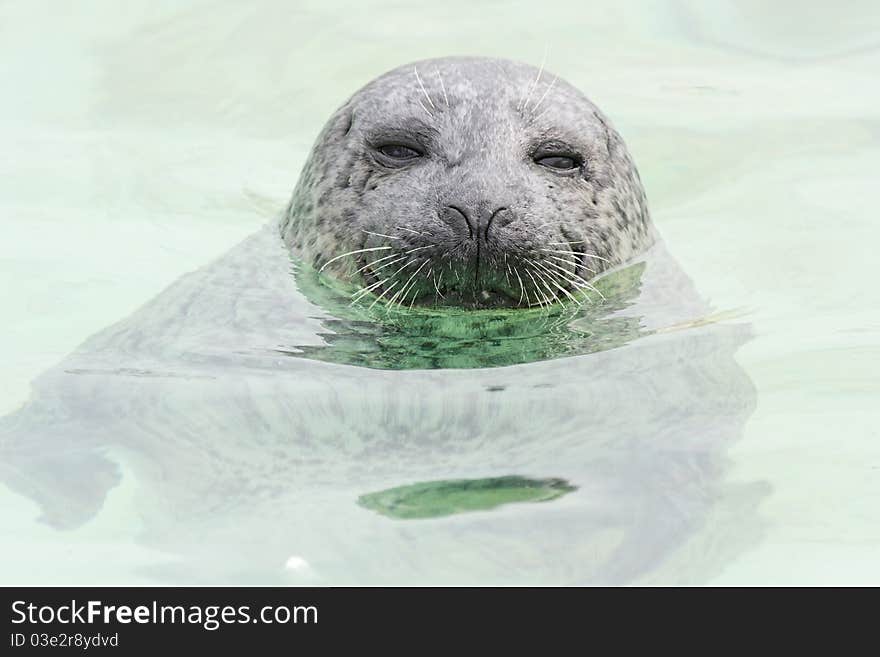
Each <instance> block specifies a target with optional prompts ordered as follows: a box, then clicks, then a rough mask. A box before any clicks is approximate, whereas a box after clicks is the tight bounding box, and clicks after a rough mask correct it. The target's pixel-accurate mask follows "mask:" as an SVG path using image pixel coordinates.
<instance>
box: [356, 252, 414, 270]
mask: <svg viewBox="0 0 880 657" xmlns="http://www.w3.org/2000/svg"><path fill="white" fill-rule="evenodd" d="M399 255H400V254H399V253H392V254H391V255H387V256H384V257H382V258H376V259H375V260H373V262H368V263H367V264H365V265H364V266H363V267H361V268H360V269H358V270H356V271H355V272H354V273H355V274H360V273H361V272H362V271H364V270H365V269H370V271H379V270H380V269H382V268H384V267H387V266H388V265H393V264H394V263H395V262H400V261H401V260H403V259H404V258H406V256H405V255H404V256H400V257H399V258H397V260H393V261H391V262H386V263H385V264H384V265H382V266H381V267H376V268H375V269H371V268H372V266H373V265H375V264H376V263H377V262H382V261H383V260H388V258H394V257H396V256H399Z"/></svg>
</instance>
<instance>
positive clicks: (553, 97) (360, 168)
mask: <svg viewBox="0 0 880 657" xmlns="http://www.w3.org/2000/svg"><path fill="white" fill-rule="evenodd" d="M281 233H282V237H283V239H284V242H285V244H287V246H288V247H290V248H291V249H292V251H293V252H294V254H295V255H297V256H299V257H300V258H302V259H304V260H305V261H306V262H307V263H309V264H311V265H312V266H314V267H315V268H317V269H321V270H323V271H324V272H325V273H330V274H332V275H334V276H336V277H338V278H340V279H342V280H345V281H349V282H352V283H355V284H357V285H359V286H361V292H359V293H358V295H357V297H356V298H364V299H370V298H373V297H375V298H376V299H382V300H384V301H385V302H386V303H388V304H389V305H392V306H393V305H395V304H397V305H403V304H407V305H412V304H438V303H439V304H447V305H449V304H451V305H461V306H517V305H519V306H537V305H541V306H543V305H549V304H551V303H554V302H556V301H565V300H566V299H573V300H577V297H578V295H582V294H585V295H586V296H590V294H592V293H593V289H592V288H593V285H592V284H591V283H590V281H591V280H592V279H594V278H595V277H596V276H598V275H599V274H601V273H602V272H603V271H605V270H607V269H609V268H612V267H615V266H617V265H619V264H622V263H624V262H626V261H628V260H630V259H631V258H633V257H634V256H636V255H638V254H640V253H642V252H643V251H644V250H645V249H646V248H647V247H648V246H650V245H651V243H652V242H653V239H654V238H653V231H652V229H651V226H650V218H649V214H648V208H647V203H646V200H645V193H644V190H643V188H642V184H641V181H640V179H639V175H638V172H637V171H636V167H635V165H634V164H633V161H632V158H631V157H630V155H629V153H628V152H627V149H626V146H625V144H624V142H623V140H622V139H621V137H620V135H619V134H618V133H617V131H616V130H615V129H614V128H613V127H612V126H611V124H610V122H609V121H608V119H607V118H606V117H605V116H604V115H603V114H602V112H600V111H599V109H598V108H597V107H596V106H595V105H594V104H593V103H592V102H590V101H589V100H588V99H587V98H586V97H585V96H584V95H583V94H582V93H581V92H580V91H578V90H577V89H576V88H574V87H573V86H571V85H570V84H568V83H566V82H565V81H563V80H561V79H560V78H558V77H556V76H554V75H552V74H550V73H548V72H546V71H543V70H538V69H535V68H534V67H531V66H528V65H525V64H520V63H515V62H511V61H506V60H495V59H481V58H444V59H434V60H427V61H422V62H417V63H415V64H409V65H406V66H402V67H400V68H397V69H394V70H392V71H390V72H389V73H386V74H385V75H383V76H381V77H379V78H377V79H376V80H374V81H372V82H370V83H369V84H367V85H366V86H365V87H364V88H362V89H361V90H360V91H358V92H357V93H355V94H354V95H353V96H352V97H351V98H350V99H349V100H348V101H347V102H346V103H345V104H344V105H343V106H342V107H341V108H339V109H338V110H337V111H336V112H335V113H334V114H333V116H332V117H331V118H330V120H329V121H328V123H327V125H326V126H325V127H324V129H323V131H322V132H321V134H320V136H319V137H318V139H317V142H316V144H315V146H314V148H313V150H312V152H311V154H310V156H309V158H308V160H307V162H306V165H305V168H304V170H303V172H302V175H301V176H300V179H299V182H298V184H297V186H296V189H295V191H294V193H293V198H292V200H291V202H290V204H289V206H288V208H287V210H286V212H285V214H284V217H283V219H282V221H281Z"/></svg>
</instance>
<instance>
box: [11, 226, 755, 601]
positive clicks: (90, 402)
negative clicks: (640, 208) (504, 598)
mask: <svg viewBox="0 0 880 657" xmlns="http://www.w3.org/2000/svg"><path fill="white" fill-rule="evenodd" d="M615 281H617V282H615ZM300 285H301V288H302V289H303V290H305V291H306V293H307V295H308V296H307V297H304V296H303V294H302V291H300V290H299V289H298V288H297V286H296V285H294V283H293V281H292V279H291V277H290V261H289V258H288V256H287V254H286V253H285V252H284V250H283V248H281V245H280V242H279V240H278V239H277V236H276V234H275V232H274V229H273V227H271V226H270V227H267V228H266V229H265V230H263V231H261V232H260V233H258V234H257V235H254V236H253V237H252V238H249V239H248V240H246V241H245V242H244V243H242V244H241V245H239V246H238V247H236V248H235V249H233V250H232V251H230V252H229V253H228V254H226V255H225V256H223V257H222V258H221V259H219V260H217V261H216V262H215V263H213V264H211V265H209V266H207V267H205V268H203V269H201V270H199V271H197V272H194V273H193V274H190V275H188V276H186V277H184V278H182V279H181V280H179V281H178V282H177V283H175V284H174V285H172V286H171V287H170V288H168V289H167V290H166V291H165V292H163V293H162V294H161V295H159V296H158V297H157V298H155V299H154V300H152V301H151V302H149V303H148V304H146V305H145V306H144V307H143V308H141V309H140V310H139V311H138V312H136V313H135V314H134V315H132V316H131V317H130V318H128V319H126V320H124V321H123V322H120V323H119V324H117V325H115V326H112V327H110V328H108V329H106V330H105V331H103V332H101V333H99V334H98V335H96V336H94V337H93V338H91V339H90V340H88V341H87V342H86V343H85V344H83V345H82V346H81V347H80V348H79V349H78V350H77V351H76V352H75V353H74V354H72V355H71V356H70V357H69V358H68V359H66V360H65V361H64V362H63V363H62V364H61V365H60V366H59V367H58V368H56V369H54V370H51V371H49V372H47V373H46V374H45V375H43V376H42V377H41V378H40V379H38V380H37V382H36V383H35V386H34V394H33V398H32V400H31V402H30V403H29V404H28V405H27V406H26V407H24V408H23V409H22V410H21V411H19V412H18V413H16V414H14V415H12V416H9V417H7V418H4V419H3V420H2V421H0V457H2V458H0V462H2V464H3V466H2V471H0V477H2V480H3V481H4V482H5V483H6V484H7V485H8V486H10V487H11V488H13V489H14V490H16V491H18V492H20V493H22V494H24V495H27V496H29V497H30V498H32V499H33V500H35V501H36V502H37V503H39V505H40V507H41V508H42V511H43V519H44V520H45V522H47V523H49V524H50V525H51V526H52V527H55V528H57V529H58V530H59V531H60V532H64V531H76V530H77V528H78V527H80V526H81V525H82V524H83V523H85V522H86V521H88V520H89V519H90V518H92V517H94V516H95V515H96V514H97V513H99V512H100V511H101V508H102V505H103V504H104V499H105V496H106V494H107V491H108V490H110V489H111V488H112V487H113V486H114V485H116V484H117V483H118V482H119V480H120V476H121V475H120V472H122V471H123V470H124V471H125V472H126V473H131V476H133V477H134V479H135V482H136V486H137V490H138V507H137V514H138V518H137V522H138V524H139V526H141V527H142V531H141V534H140V536H139V539H138V540H139V542H140V543H141V544H142V545H145V546H149V547H153V548H157V549H160V550H162V551H163V552H165V553H169V554H171V555H173V557H174V559H175V561H174V563H172V564H170V565H169V564H167V563H163V564H162V565H156V566H154V567H152V568H151V569H150V570H149V571H148V572H146V573H141V574H147V575H149V576H151V577H153V578H154V579H155V580H157V581H160V582H177V583H180V582H213V583H219V582H251V583H260V582H266V583H272V582H275V583H277V582H284V581H293V582H296V581H305V580H304V579H302V578H301V577H300V575H299V574H298V573H303V572H308V573H309V578H310V579H309V580H308V581H310V582H318V583H327V584H340V583H404V584H416V583H429V582H432V583H473V584H477V583H509V584H514V583H546V584H554V583H625V582H634V581H646V580H649V581H665V582H698V581H703V579H705V578H706V577H709V576H711V575H714V574H716V573H717V572H718V570H719V569H720V568H721V567H723V565H724V564H725V563H727V561H728V560H729V559H731V558H732V557H734V556H735V555H737V554H738V553H739V552H740V551H741V550H742V549H743V548H744V547H745V546H747V545H749V544H751V543H752V542H753V541H754V540H755V539H756V538H757V535H758V532H759V529H760V527H759V525H758V523H757V521H756V519H755V515H754V508H755V505H756V504H757V502H758V500H759V499H760V498H761V496H762V495H763V494H765V492H766V491H765V490H764V488H763V487H762V486H761V485H757V484H756V485H750V484H741V485H735V486H734V485H728V484H725V483H724V482H723V480H722V474H723V466H724V462H725V451H726V449H727V447H728V446H729V444H730V443H731V441H733V440H735V439H736V438H738V436H739V435H740V432H741V429H742V425H743V423H744V422H745V420H746V418H747V417H748V415H749V414H750V413H751V411H752V409H753V407H754V403H755V401H754V398H755V393H754V388H753V386H752V384H751V382H750V381H749V379H748V378H747V377H746V375H745V373H744V372H743V370H742V369H741V368H740V367H739V366H738V365H737V363H736V362H735V360H734V358H733V355H734V353H735V352H736V350H737V349H738V348H739V347H740V345H742V344H743V343H744V342H745V341H746V340H747V339H748V337H749V331H748V328H747V327H746V326H743V325H732V324H712V323H705V322H701V321H699V320H702V319H703V318H704V317H705V316H706V308H705V307H704V306H703V304H702V302H701V301H700V300H699V298H698V296H697V295H696V294H695V292H694V291H693V289H692V287H691V284H690V282H689V281H688V280H687V278H686V277H685V276H684V275H683V274H682V272H681V271H680V270H679V268H678V267H677V266H676V265H675V263H674V261H672V259H671V258H670V257H669V256H668V255H667V254H666V253H665V252H664V251H663V249H662V246H660V247H657V248H655V249H654V250H653V251H652V252H651V253H650V254H648V256H647V257H646V258H645V260H644V261H643V262H641V263H639V264H638V266H636V267H630V268H628V269H626V270H623V271H622V272H620V273H619V274H618V276H617V278H612V279H610V280H609V281H606V282H605V283H603V285H605V286H606V289H607V291H608V292H609V295H608V296H609V302H608V305H607V306H599V305H596V306H594V307H592V308H590V307H588V306H585V308H584V311H583V314H581V315H579V316H577V317H573V318H571V319H570V320H567V321H566V322H565V323H564V324H563V323H557V324H556V325H555V328H553V329H552V331H547V332H545V331H544V330H536V325H537V326H542V324H541V322H544V324H543V326H544V328H547V327H548V326H553V322H554V321H556V320H554V318H552V317H547V316H543V317H542V316H539V315H532V314H528V313H523V314H522V315H519V314H511V315H509V316H505V317H500V316H493V317H490V318H488V319H487V321H485V322H484V321H483V319H482V318H478V319H477V320H476V322H475V324H476V326H475V325H474V324H472V323H469V321H464V320H467V319H468V318H467V317H462V316H461V315H460V314H459V315H458V316H457V318H456V319H454V320H450V319H449V316H454V313H452V315H444V313H437V314H436V315H432V314H425V315H403V316H399V317H395V318H394V319H393V320H392V319H389V320H388V321H389V322H391V323H390V324H389V325H378V326H377V325H376V324H375V323H365V322H364V320H362V319H361V320H356V319H355V318H353V317H351V316H350V315H348V314H347V312H348V311H346V312H342V311H341V310H340V308H339V307H338V304H337V305H334V304H333V303H331V302H328V301H327V299H324V298H320V295H318V296H315V295H313V294H311V292H310V290H314V289H315V288H314V286H311V287H310V285H309V282H308V280H306V279H305V278H303V279H301V281H300ZM324 304H326V305H324ZM322 306H323V307H322ZM334 313H335V314H334ZM688 324H690V328H682V327H685V326H688ZM407 327H409V329H407ZM413 327H415V329H413ZM671 328H673V329H675V330H670V329H671ZM328 330H329V331H331V333H328ZM407 330H409V331H410V332H409V333H407ZM551 333H552V334H551ZM456 335H457V336H459V338H460V342H455V336H456ZM408 336H409V337H408ZM410 338H412V339H410ZM453 344H454V345H455V346H451V345H453ZM279 351H281V352H293V353H295V354H296V355H299V356H306V358H289V357H286V356H285V355H283V354H281V353H279ZM563 356H564V357H563ZM319 361H329V362H319ZM343 363H344V364H343ZM352 365H369V366H370V367H356V366H352ZM474 365H493V366H499V365H507V366H506V367H482V368H479V369H463V368H466V367H468V366H474ZM415 367H420V368H443V369H413V368H415ZM454 368H458V369H454ZM391 370H394V371H391ZM111 455H112V457H111ZM512 472H516V473H520V474H521V476H523V477H524V478H527V479H534V480H539V481H540V480H543V479H546V478H547V477H556V478H560V479H564V480H565V481H566V482H567V483H568V484H569V485H570V486H571V491H570V492H568V493H567V494H565V495H563V496H561V497H557V498H556V499H553V500H552V501H547V502H545V503H543V504H513V505H503V506H499V507H497V508H495V509H494V510H493V511H491V512H487V513H462V514H453V515H446V514H441V513H433V512H431V513H426V515H432V516H434V517H431V518H425V519H423V520H421V521H419V522H417V523H413V522H400V521H399V520H396V519H394V518H389V517H386V516H385V515H382V514H380V513H369V512H367V511H366V510H365V509H364V508H363V507H362V506H360V505H359V504H358V500H359V499H360V500H361V503H362V504H363V503H366V504H367V506H369V507H370V508H374V509H377V510H378V507H379V506H381V505H386V506H387V501H388V497H387V496H388V495H391V494H395V495H396V494H398V493H401V489H400V488H398V487H400V486H405V485H407V484H410V483H411V482H437V481H446V482H448V481H460V480H483V481H485V480H493V479H495V480H497V479H498V478H503V477H507V476H508V475H509V474H510V473H512ZM388 489H391V490H388ZM395 489H396V493H395ZM364 491H385V492H384V493H378V494H373V495H369V496H366V497H362V495H363V494H364ZM403 493H404V494H409V495H412V494H413V493H418V494H419V495H424V494H425V491H424V490H420V491H413V490H412V489H406V488H404V489H403ZM496 494H498V495H501V497H504V496H505V495H508V494H511V495H512V494H513V493H512V492H505V493H503V494H501V493H499V492H498V491H495V492H489V491H487V492H485V493H481V495H484V498H483V499H482V500H481V501H479V503H478V504H479V505H485V506H483V507H482V508H489V507H494V506H495V502H496V501H498V498H497V497H493V496H495V495H496ZM376 495H379V497H376ZM365 501H366V502H365ZM423 501H424V502H425V508H426V509H433V510H435V511H436V510H438V509H440V510H442V509H444V508H446V507H444V506H443V504H447V503H448V504H449V505H451V506H457V505H459V504H460V499H459V500H457V501H452V500H447V501H446V502H444V503H443V504H440V506H436V505H435V501H432V500H430V499H428V498H424V500H423ZM465 504H466V505H467V504H476V503H475V502H473V501H471V502H466V503H465ZM392 515H393V514H392ZM59 540H63V536H59ZM291 554H294V555H297V564H301V565H302V564H305V565H304V566H303V567H302V568H297V569H291V568H287V569H286V570H285V567H284V566H285V564H286V563H289V560H290V555H291Z"/></svg>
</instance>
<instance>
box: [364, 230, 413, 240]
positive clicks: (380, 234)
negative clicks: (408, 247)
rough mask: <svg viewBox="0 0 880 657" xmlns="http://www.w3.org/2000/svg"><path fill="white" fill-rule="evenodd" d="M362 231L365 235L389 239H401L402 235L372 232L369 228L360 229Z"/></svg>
mask: <svg viewBox="0 0 880 657" xmlns="http://www.w3.org/2000/svg"><path fill="white" fill-rule="evenodd" d="M362 232H364V233H366V234H367V235H375V236H376V237H387V238H388V239H389V240H399V239H403V238H402V237H395V236H394V235H386V234H385V233H374V232H373V231H371V230H362Z"/></svg>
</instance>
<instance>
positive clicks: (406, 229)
mask: <svg viewBox="0 0 880 657" xmlns="http://www.w3.org/2000/svg"><path fill="white" fill-rule="evenodd" d="M395 228H396V229H397V230H405V231H406V232H408V233H415V234H416V235H424V233H420V232H419V231H417V230H413V229H412V228H407V227H405V226H395Z"/></svg>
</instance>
